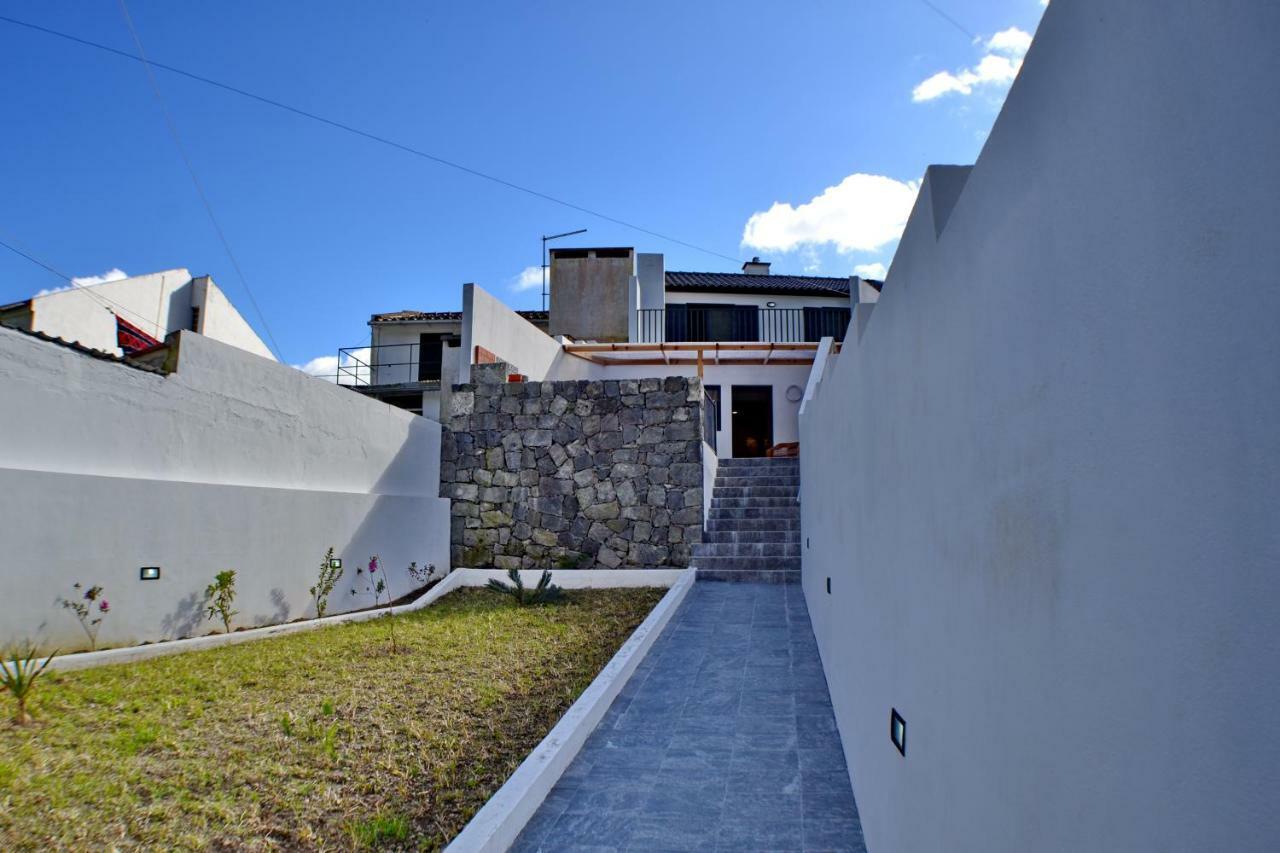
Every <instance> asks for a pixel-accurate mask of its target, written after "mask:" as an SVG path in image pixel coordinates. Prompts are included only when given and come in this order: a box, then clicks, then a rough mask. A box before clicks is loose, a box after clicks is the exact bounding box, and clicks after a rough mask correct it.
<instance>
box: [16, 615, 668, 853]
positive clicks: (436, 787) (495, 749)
mask: <svg viewBox="0 0 1280 853" xmlns="http://www.w3.org/2000/svg"><path fill="white" fill-rule="evenodd" d="M662 594H663V590H657V589H619V590H580V591H573V592H569V593H567V594H566V597H565V600H564V602H563V603H561V604H557V605H551V606H545V607H525V608H517V607H513V606H511V605H510V603H509V602H508V601H507V600H506V599H505V597H502V596H499V595H497V594H496V593H493V592H489V591H487V590H479V589H464V590H459V591H457V592H454V593H451V594H450V595H448V596H446V597H445V598H443V599H441V600H440V601H439V602H437V603H436V604H434V605H433V606H431V607H429V608H426V609H425V610H422V611H419V612H417V613H412V614H408V615H405V616H399V617H396V620H395V622H396V637H397V640H398V642H399V645H400V648H401V651H400V653H399V654H394V655H393V654H391V653H390V651H389V644H388V642H387V632H388V627H389V625H388V624H387V620H385V619H378V620H373V621H371V622H364V623H359V624H353V625H341V626H335V627H331V628H325V629H321V630H318V631H315V632H309V633H305V634H298V635H294V636H290V637H282V638H278V639H271V640H262V641H259V642H253V643H245V644H243V645H238V646H229V647H226V648H220V649H212V650H209V651H204V652H192V653H187V654H182V655H176V656H173V657H164V658H157V659H155V660H150V661H145V662H142V663H137V664H122V665H116V666H108V667H103V668H100V669H95V670H86V671H81V672H70V673H58V672H51V673H49V674H47V675H46V677H45V681H44V682H43V683H42V684H41V685H39V686H38V687H37V689H36V691H35V693H34V694H33V697H32V702H31V713H32V715H33V716H34V717H35V720H36V722H35V723H33V724H32V725H30V726H27V727H18V726H14V725H11V724H7V723H0V849H5V850H15V849H38V848H50V847H53V848H76V849H109V848H111V847H113V846H116V847H148V848H164V849H176V848H185V849H190V848H208V847H212V848H215V849H227V848H235V849H246V848H248V849H273V848H289V849H296V848H308V849H315V848H325V849H347V848H350V847H352V846H363V847H384V848H385V847H392V848H407V849H421V848H425V849H432V848H439V847H442V846H444V844H446V843H447V842H448V841H449V839H451V838H452V837H453V836H454V835H456V834H457V833H458V831H459V830H461V829H462V827H463V826H464V825H465V824H466V822H467V820H468V819H470V817H471V815H473V814H474V813H475V812H476V811H477V810H478V809H479V808H480V806H482V805H483V804H484V802H485V800H487V799H488V797H489V796H490V795H491V794H492V793H493V792H494V791H496V790H497V789H498V787H499V786H501V784H502V783H503V782H504V781H505V780H506V779H507V777H508V776H509V775H510V774H511V772H512V771H513V770H515V768H516V767H517V766H518V765H519V763H520V762H521V761H522V760H523V759H524V757H525V756H526V755H527V754H528V753H529V751H530V750H531V749H532V748H533V747H534V746H535V745H536V744H537V743H538V741H539V740H541V739H542V737H543V736H544V735H545V734H546V733H547V732H548V731H549V730H550V729H551V726H553V725H554V724H555V722H556V720H557V719H559V717H560V715H561V714H562V713H564V711H565V710H566V709H567V708H568V707H569V705H571V704H572V703H573V701H574V699H576V698H577V697H578V695H579V694H580V693H581V692H582V690H583V689H584V688H585V687H586V686H587V685H588V684H589V683H590V682H591V680H592V679H593V678H594V677H595V676H596V674H597V673H598V672H599V671H600V670H601V669H602V668H603V666H604V664H605V663H607V662H608V660H609V658H610V657H611V656H612V655H613V653H614V652H615V651H617V649H618V647H619V646H621V644H622V643H623V641H624V640H625V639H626V638H627V636H628V635H629V634H630V633H631V631H632V630H633V629H634V628H635V627H636V626H637V625H639V624H640V622H641V621H642V620H643V619H644V617H645V616H646V615H647V614H648V612H649V610H650V609H651V608H652V607H653V605H654V604H656V603H657V601H658V599H659V598H661V597H662Z"/></svg>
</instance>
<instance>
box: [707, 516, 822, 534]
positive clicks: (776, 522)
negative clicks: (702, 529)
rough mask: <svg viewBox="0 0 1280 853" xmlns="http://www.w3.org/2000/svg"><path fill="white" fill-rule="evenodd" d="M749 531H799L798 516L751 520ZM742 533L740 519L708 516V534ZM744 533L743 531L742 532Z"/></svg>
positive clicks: (741, 521)
mask: <svg viewBox="0 0 1280 853" xmlns="http://www.w3.org/2000/svg"><path fill="white" fill-rule="evenodd" d="M748 526H749V529H751V530H768V531H792V530H795V531H799V530H800V516H799V514H796V516H795V517H794V518H753V519H750V520H749V521H748ZM739 531H743V519H740V518H713V517H711V516H708V521H707V532H708V533H723V532H732V533H737V532H739ZM743 532H745V531H743Z"/></svg>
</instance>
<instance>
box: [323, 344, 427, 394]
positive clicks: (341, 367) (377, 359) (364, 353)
mask: <svg viewBox="0 0 1280 853" xmlns="http://www.w3.org/2000/svg"><path fill="white" fill-rule="evenodd" d="M420 350H421V347H420V345H418V344H416V343H404V344H379V345H378V346H372V347H369V346H364V347H343V348H342V349H340V350H338V373H337V382H338V384H339V385H399V384H402V383H405V382H429V381H432V380H439V379H440V362H439V360H436V361H435V362H431V361H430V360H429V361H428V363H426V364H423V363H422V360H421V358H420Z"/></svg>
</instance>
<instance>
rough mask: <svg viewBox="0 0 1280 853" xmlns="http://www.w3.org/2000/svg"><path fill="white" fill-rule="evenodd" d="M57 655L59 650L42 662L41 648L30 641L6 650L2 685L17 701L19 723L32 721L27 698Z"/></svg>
mask: <svg viewBox="0 0 1280 853" xmlns="http://www.w3.org/2000/svg"><path fill="white" fill-rule="evenodd" d="M57 655H58V652H57V650H54V651H53V653H52V654H50V655H49V656H48V657H47V658H45V659H44V661H43V662H41V661H40V649H39V648H38V647H37V646H36V644H35V643H32V642H29V641H28V642H24V643H21V644H19V645H16V646H14V647H13V648H11V649H9V650H8V651H7V652H5V654H4V659H3V660H0V685H3V686H4V689H5V690H8V691H9V695H10V696H12V697H13V701H14V702H15V707H14V711H13V721H14V722H15V723H17V724H18V725H20V726H25V725H26V724H27V723H28V722H30V720H31V715H30V714H28V713H27V699H28V698H29V697H30V696H31V690H32V688H33V687H35V686H36V680H37V679H39V678H40V676H41V675H43V674H44V671H45V670H46V669H48V668H49V664H51V663H53V659H54V658H55V657H57Z"/></svg>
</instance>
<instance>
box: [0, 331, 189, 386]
mask: <svg viewBox="0 0 1280 853" xmlns="http://www.w3.org/2000/svg"><path fill="white" fill-rule="evenodd" d="M0 328H3V329H9V330H10V331H14V332H18V333H19V334H23V335H27V336H28V337H32V338H36V339H37V340H41V341H46V342H47V343H51V344H57V345H58V346H60V347H65V348H66V349H69V350H72V351H73V352H78V353H80V354H81V355H87V356H89V357H91V358H96V359H98V360H99V361H110V362H114V363H115V364H119V365H123V366H124V367H130V368H132V369H134V370H141V371H142V372H143V373H154V374H156V375H157V376H168V375H169V374H168V373H167V372H166V371H164V370H161V369H160V368H158V367H152V366H151V365H148V364H139V363H137V362H134V361H130V360H129V359H127V358H125V357H124V356H119V355H116V354H114V353H109V352H103V351H102V350H97V349H93V348H92V347H87V346H85V345H84V344H82V343H79V342H77V341H68V340H66V339H65V338H55V337H54V336H53V335H47V334H45V333H44V332H36V331H32V330H30V329H19V328H18V327H17V326H6V325H4V324H0ZM160 346H164V344H161V345H160ZM155 349H158V347H153V348H152V349H151V350H148V352H153V351H154V350H155Z"/></svg>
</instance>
